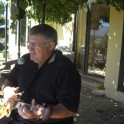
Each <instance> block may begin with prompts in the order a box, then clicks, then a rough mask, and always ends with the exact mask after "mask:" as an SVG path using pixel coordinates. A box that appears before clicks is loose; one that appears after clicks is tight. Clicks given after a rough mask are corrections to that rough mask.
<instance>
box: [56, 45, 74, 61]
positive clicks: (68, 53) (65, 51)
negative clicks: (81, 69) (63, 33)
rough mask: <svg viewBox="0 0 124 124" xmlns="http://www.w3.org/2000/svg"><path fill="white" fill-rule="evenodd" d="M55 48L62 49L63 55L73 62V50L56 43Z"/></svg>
mask: <svg viewBox="0 0 124 124" xmlns="http://www.w3.org/2000/svg"><path fill="white" fill-rule="evenodd" d="M56 49H57V50H60V51H62V53H63V55H65V56H66V57H67V58H69V59H70V60H71V61H72V62H74V59H75V52H73V51H72V50H71V49H70V48H69V47H67V46H62V45H57V46H56Z"/></svg>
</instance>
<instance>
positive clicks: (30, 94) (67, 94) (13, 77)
mask: <svg viewBox="0 0 124 124" xmlns="http://www.w3.org/2000/svg"><path fill="white" fill-rule="evenodd" d="M23 57H24V59H25V63H24V64H23V65H17V64H16V65H15V67H14V68H13V70H12V71H11V73H10V74H9V76H8V77H7V79H8V80H10V81H11V82H13V86H19V87H20V90H21V91H25V93H24V94H26V95H24V96H26V97H27V98H25V97H22V99H23V100H24V101H25V102H30V103H31V99H32V98H34V99H36V101H37V103H38V104H41V105H42V104H43V103H46V104H50V105H57V104H59V103H62V104H63V105H64V106H65V107H66V108H68V109H69V110H70V111H72V112H77V110H78V106H79V100H80V88H81V78H80V75H79V73H78V71H77V69H76V67H75V66H74V64H73V63H72V62H71V61H70V60H69V59H68V58H66V57H65V56H63V55H62V53H61V52H60V51H58V50H57V51H54V54H53V55H52V56H51V57H50V58H49V59H48V60H47V61H46V62H45V63H44V65H43V66H42V67H41V68H40V69H38V65H37V64H36V63H34V62H33V61H31V60H30V54H26V55H24V56H23ZM65 120H66V119H65ZM30 124H31V123H30ZM32 124H33V123H32ZM58 124H59V123H58Z"/></svg>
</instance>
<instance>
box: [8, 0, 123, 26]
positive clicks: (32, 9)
mask: <svg viewBox="0 0 124 124" xmlns="http://www.w3.org/2000/svg"><path fill="white" fill-rule="evenodd" d="M10 1H11V5H13V6H12V9H13V13H12V14H11V19H12V20H13V21H15V20H17V19H19V17H20V16H18V15H22V14H25V13H24V12H26V15H27V17H28V18H29V19H32V18H33V19H34V20H36V21H38V22H39V23H45V21H48V22H56V23H59V24H62V25H63V24H65V23H67V22H69V21H71V19H72V16H71V15H72V14H74V13H76V12H77V11H78V9H79V7H83V6H82V5H83V3H84V2H85V3H90V2H97V3H105V4H111V5H112V6H114V7H115V8H116V9H117V10H124V2H123V0H10Z"/></svg>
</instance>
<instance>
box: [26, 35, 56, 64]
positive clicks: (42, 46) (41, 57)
mask: <svg viewBox="0 0 124 124" xmlns="http://www.w3.org/2000/svg"><path fill="white" fill-rule="evenodd" d="M28 43H29V53H30V59H31V60H32V61H34V62H35V63H37V64H43V63H44V62H45V61H46V60H47V59H48V58H49V57H50V55H51V54H52V52H53V49H54V47H52V44H53V42H50V41H49V42H47V41H45V38H44V36H43V35H40V34H37V35H32V36H29V41H28Z"/></svg>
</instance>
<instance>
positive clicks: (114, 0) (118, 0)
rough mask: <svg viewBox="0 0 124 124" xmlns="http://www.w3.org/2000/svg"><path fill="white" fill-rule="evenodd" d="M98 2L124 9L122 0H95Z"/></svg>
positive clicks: (123, 0) (119, 9)
mask: <svg viewBox="0 0 124 124" xmlns="http://www.w3.org/2000/svg"><path fill="white" fill-rule="evenodd" d="M97 2H98V3H105V4H110V5H112V6H113V7H115V8H116V9H117V10H118V11H121V10H124V0H97Z"/></svg>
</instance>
